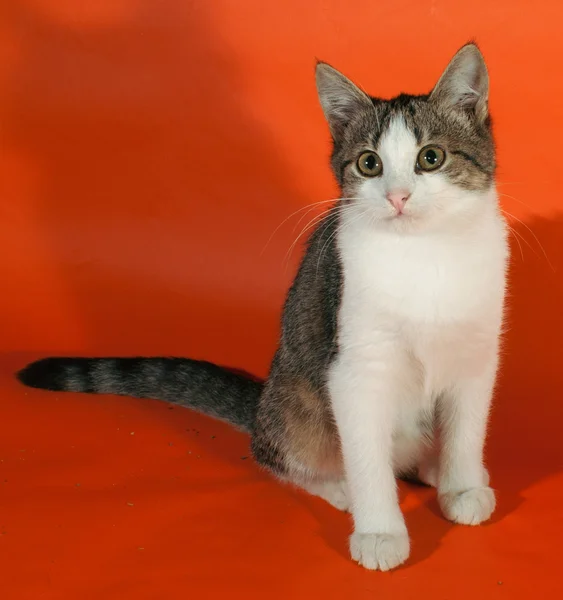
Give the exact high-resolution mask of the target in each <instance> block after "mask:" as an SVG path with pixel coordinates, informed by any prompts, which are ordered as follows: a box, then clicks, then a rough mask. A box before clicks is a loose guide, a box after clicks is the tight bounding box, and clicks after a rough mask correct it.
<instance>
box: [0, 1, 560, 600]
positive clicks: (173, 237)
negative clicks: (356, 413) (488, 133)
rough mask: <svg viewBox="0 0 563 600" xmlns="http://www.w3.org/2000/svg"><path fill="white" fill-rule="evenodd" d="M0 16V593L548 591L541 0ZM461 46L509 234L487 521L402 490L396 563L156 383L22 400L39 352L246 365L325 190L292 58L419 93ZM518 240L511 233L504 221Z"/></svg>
mask: <svg viewBox="0 0 563 600" xmlns="http://www.w3.org/2000/svg"><path fill="white" fill-rule="evenodd" d="M2 11H3V16H2V18H1V19H0V111H1V112H0V114H1V117H0V118H1V131H2V133H1V140H2V143H1V153H2V156H1V160H0V185H1V186H2V191H1V195H0V198H1V208H2V218H1V219H0V240H1V242H0V243H1V245H2V246H1V248H0V273H1V277H2V288H3V292H2V294H1V295H0V315H1V317H0V318H1V329H0V330H1V332H2V333H1V336H0V345H1V348H0V350H1V352H2V359H1V363H0V365H1V372H2V374H1V378H0V391H1V397H0V595H1V597H2V598H3V599H4V598H5V599H6V600H20V599H21V600H24V599H25V600H27V599H35V598H37V599H39V598H41V599H64V600H67V599H68V600H89V599H97V598H103V599H104V600H113V599H116V600H117V599H119V600H122V599H127V598H135V599H137V600H142V599H165V600H167V599H176V598H182V599H186V598H189V599H191V598H222V597H225V598H343V597H344V598H348V597H349V598H354V599H363V598H393V599H398V598H409V599H410V598H433V599H436V600H442V599H444V600H445V599H460V598H476V597H480V598H485V599H488V598H510V599H513V598H547V597H561V592H562V591H563V577H562V576H561V567H560V562H561V558H562V551H561V536H562V534H563V512H562V511H563V474H562V472H561V471H562V466H563V439H562V438H563V436H562V433H561V432H562V428H561V423H562V422H563V401H562V397H561V390H562V389H563V369H562V368H561V358H560V357H561V348H562V345H561V344H562V342H561V340H562V339H563V320H562V313H561V308H562V306H563V212H562V211H563V198H562V196H563V193H562V190H563V169H562V168H561V162H562V159H561V155H562V150H561V140H562V139H563V111H562V110H561V97H562V92H563V77H562V76H561V68H562V59H563V36H562V35H561V22H562V18H563V5H562V4H561V3H560V2H558V1H556V0H551V1H549V0H538V1H536V2H533V3H531V2H528V1H523V0H502V1H500V0H499V1H495V2H492V1H491V0H472V1H471V2H451V1H446V0H430V1H428V2H418V1H413V0H393V1H389V2H375V1H374V2H363V3H356V4H354V3H351V2H344V1H338V0H307V2H305V1H303V0H284V1H283V2H266V1H264V0H205V1H204V0H197V1H196V0H191V1H188V0H159V1H158V2H149V1H148V0H96V2H93V1H92V2H77V1H73V0H21V1H20V2H16V1H10V0H7V1H6V2H4V3H3V4H2ZM473 37H475V38H476V39H477V41H478V42H479V43H480V45H481V47H482V49H483V51H484V53H485V56H486V58H487V61H488V64H489V68H490V73H491V78H492V92H491V93H492V96H491V110H492V113H493V115H494V117H495V126H496V135H497V141H498V151H499V161H500V170H499V180H500V191H501V192H502V194H503V196H502V203H503V206H504V208H505V209H506V210H507V211H509V212H510V213H511V214H512V215H513V217H511V223H512V225H513V227H514V229H515V235H516V236H519V239H518V240H517V241H518V242H519V243H520V246H521V249H520V248H519V245H518V243H517V241H516V239H514V240H513V241H514V243H513V246H514V258H513V263H512V271H511V280H512V284H511V299H510V319H509V326H508V332H507V338H506V356H505V359H504V368H503V371H502V376H501V380H500V382H499V389H498V397H497V402H496V410H495V412H494V415H493V421H492V424H491V437H490V445H489V464H490V468H491V471H492V474H493V484H494V486H495V487H496V488H497V490H498V500H499V508H498V511H497V513H496V515H495V518H494V520H493V522H492V523H490V524H488V525H486V526H483V527H480V528H463V527H454V526H452V525H450V524H448V523H447V522H446V521H444V519H443V518H442V517H441V516H440V515H439V512H438V509H437V505H436V502H435V499H434V493H433V492H432V491H431V490H425V489H418V488H413V487H410V486H407V485H402V486H401V494H402V498H403V507H404V510H405V513H406V518H407V522H408V525H409V528H410V532H411V535H412V545H413V552H412V557H411V559H410V560H409V562H408V563H407V564H406V565H405V566H404V567H403V568H401V569H399V570H397V571H395V572H393V573H388V574H381V573H370V572H367V571H364V570H362V569H361V568H360V567H358V566H356V565H355V564H353V563H352V562H351V561H350V560H349V559H348V552H347V542H346V538H347V535H348V532H349V530H350V523H349V519H348V517H346V516H345V515H342V514H339V513H337V512H336V511H335V510H333V509H332V508H330V507H329V506H327V505H325V504H323V502H322V501H321V500H317V499H314V498H310V497H307V496H305V495H304V494H301V493H298V492H296V491H293V490H291V489H288V488H286V487H283V486H282V485H280V484H278V483H276V482H274V481H273V480H271V479H270V478H269V477H268V476H267V475H265V474H264V473H261V472H259V471H258V469H257V467H256V466H255V465H254V464H253V462H252V461H251V460H250V459H249V460H243V458H246V457H247V456H248V454H249V449H248V440H247V439H246V438H245V437H244V436H242V435H240V434H237V433H234V432H232V431H231V430H229V428H228V427H226V426H224V425H221V424H218V423H216V422H213V421H211V420H208V419H206V418H204V417H201V416H197V415H195V414H193V413H190V412H189V411H184V410H181V409H174V410H170V409H169V407H167V406H166V405H164V404H160V403H157V402H152V401H139V400H130V399H123V398H121V399H120V398H116V397H88V396H78V395H61V394H59V395H57V394H48V393H43V392H39V391H35V390H26V389H24V388H23V387H21V386H19V385H18V384H17V382H16V381H15V380H14V378H13V376H12V373H13V371H14V370H15V369H16V368H19V367H21V366H22V365H23V364H24V363H25V362H26V361H27V360H29V359H32V358H35V357H39V356H44V355H47V354H53V353H55V354H60V353H68V354H92V353H95V354H116V353H120V354H125V355H131V354H139V353H141V354H175V355H181V356H193V357H199V358H205V359H209V360H213V361H217V362H220V363H224V364H230V365H233V366H238V367H242V368H245V369H247V370H250V371H254V372H255V373H257V374H260V375H264V374H265V373H266V371H267V367H268V363H269V360H270V358H271V356H272V354H273V351H274V347H275V343H276V336H277V334H278V320H279V311H280V306H281V303H282V300H283V297H284V293H285V291H286V289H287V287H288V285H289V283H290V280H291V277H292V274H293V273H294V271H295V267H296V264H297V260H298V258H299V255H300V251H301V246H300V243H298V244H297V246H296V248H295V250H294V251H293V252H292V253H291V255H290V257H289V260H288V263H286V260H285V258H286V253H287V251H288V249H289V247H290V246H291V243H292V241H293V240H294V239H295V237H296V236H297V234H298V233H299V231H300V230H301V228H302V227H303V225H305V224H306V223H307V220H308V218H309V217H310V216H311V215H312V214H313V213H311V214H309V215H308V216H307V217H306V218H304V219H303V220H302V221H301V222H300V223H299V224H298V221H299V216H300V215H296V216H295V217H292V218H291V219H289V220H288V221H287V222H286V223H285V224H284V225H283V226H282V227H280V229H279V230H278V231H277V233H276V235H275V236H274V238H273V239H272V240H271V242H270V243H269V244H268V245H267V248H266V249H265V250H264V251H263V252H262V250H263V249H264V247H265V246H266V244H267V242H268V239H269V237H270V235H271V234H272V232H273V231H274V230H275V228H276V227H277V226H278V225H279V224H280V223H281V222H282V221H283V220H284V219H285V218H286V217H287V216H288V215H290V214H291V213H292V212H294V211H296V210H297V209H299V208H300V207H303V206H305V205H307V204H309V203H311V202H315V201H318V200H322V199H326V198H330V197H334V194H335V193H336V190H335V188H334V184H333V182H332V178H331V175H330V172H329V169H328V164H327V155H328V132H327V128H326V125H325V123H324V121H323V117H322V114H321V110H320V108H319V105H318V103H317V99H316V92H315V88H314V79H313V66H314V57H319V58H322V59H323V60H326V61H328V62H331V63H333V64H334V65H335V66H336V67H337V68H339V69H342V70H343V71H344V72H345V73H347V74H349V75H350V76H351V77H352V78H353V79H355V80H356V81H358V82H359V83H360V84H362V85H363V86H364V87H365V88H367V89H368V90H369V91H370V92H372V93H373V94H381V95H392V94H395V93H398V92H399V91H401V90H405V91H411V92H424V91H427V90H428V89H429V88H430V87H431V86H432V84H433V83H434V81H435V80H436V79H437V77H438V76H439V74H440V72H441V70H442V69H443V68H444V67H445V65H446V63H447V61H448V60H449V58H450V57H451V55H452V54H453V53H454V51H455V50H456V49H457V48H458V47H459V46H460V45H461V44H463V43H464V42H465V41H466V40H467V39H469V38H473ZM520 237H521V238H522V239H520Z"/></svg>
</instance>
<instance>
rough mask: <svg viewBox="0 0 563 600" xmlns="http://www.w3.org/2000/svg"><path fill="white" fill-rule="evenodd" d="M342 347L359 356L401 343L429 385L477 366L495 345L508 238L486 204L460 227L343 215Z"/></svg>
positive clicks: (434, 388) (430, 388)
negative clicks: (409, 229)
mask: <svg viewBox="0 0 563 600" xmlns="http://www.w3.org/2000/svg"><path fill="white" fill-rule="evenodd" d="M339 249H340V255H341V260H342V264H343V273H344V288H343V295H342V303H341V309H340V314H339V342H340V344H341V347H355V348H356V349H361V351H362V353H363V354H364V355H365V356H366V358H367V357H368V356H369V355H370V353H371V352H373V353H374V355H376V354H378V348H377V347H378V345H379V344H385V343H387V342H391V341H393V342H396V343H398V344H400V345H401V346H402V347H403V349H404V351H405V354H406V355H409V356H410V357H411V358H414V360H415V361H418V362H419V364H420V367H421V368H422V370H423V384H424V388H425V389H426V391H427V392H428V393H437V392H439V391H441V389H443V388H444V387H446V386H448V385H450V384H451V383H452V380H455V378H456V377H457V376H460V375H461V374H462V373H466V374H470V372H471V370H478V369H479V368H480V366H481V363H482V362H483V361H486V360H487V358H488V353H489V352H496V348H497V339H498V335H499V331H500V328H501V322H502V308H503V301H504V292H505V265H506V259H507V246H506V239H505V230H504V224H503V222H502V220H501V218H500V217H499V216H498V214H497V212H496V210H495V209H494V208H493V207H491V209H490V210H489V211H487V212H486V213H485V214H483V215H480V217H479V219H477V221H476V222H475V223H474V224H472V226H471V227H465V228H464V229H462V230H460V231H445V232H424V233H404V232H397V231H389V230H387V231H386V230H383V229H381V230H379V231H378V230H374V228H373V226H372V227H370V226H369V224H367V223H365V222H363V223H361V224H355V225H354V224H352V225H351V226H350V227H347V226H346V223H343V226H342V229H341V232H340V234H339Z"/></svg>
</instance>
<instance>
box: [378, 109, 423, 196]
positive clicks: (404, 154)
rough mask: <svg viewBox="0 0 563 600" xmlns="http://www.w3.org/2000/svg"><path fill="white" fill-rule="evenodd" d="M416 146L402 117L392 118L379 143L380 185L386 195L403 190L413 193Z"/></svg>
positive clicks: (414, 139)
mask: <svg viewBox="0 0 563 600" xmlns="http://www.w3.org/2000/svg"><path fill="white" fill-rule="evenodd" d="M417 152H418V145H417V142H416V138H415V137H414V134H413V133H412V131H410V130H409V129H408V128H407V126H406V124H405V121H404V119H403V118H402V117H400V116H399V117H394V118H393V120H392V121H391V123H390V124H389V128H388V129H387V131H386V132H385V133H384V134H383V135H382V136H381V139H380V142H379V156H380V158H381V160H382V161H383V175H382V179H383V181H382V183H383V187H384V190H385V192H386V194H389V193H393V192H395V191H397V190H404V191H406V192H408V193H409V194H412V192H413V191H414V185H415V177H416V174H415V171H414V168H415V165H416V155H417Z"/></svg>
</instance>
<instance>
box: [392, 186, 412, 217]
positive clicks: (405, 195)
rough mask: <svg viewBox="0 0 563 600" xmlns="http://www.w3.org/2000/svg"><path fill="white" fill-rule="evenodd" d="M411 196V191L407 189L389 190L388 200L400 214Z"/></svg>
mask: <svg viewBox="0 0 563 600" xmlns="http://www.w3.org/2000/svg"><path fill="white" fill-rule="evenodd" d="M410 197H411V195H410V193H409V192H407V191H406V190H395V191H394V192H389V193H388V194H387V200H388V201H389V203H390V204H391V206H392V207H393V208H394V209H395V210H396V211H397V213H398V214H401V213H402V212H403V210H404V208H405V204H406V203H407V200H408V199H409V198H410Z"/></svg>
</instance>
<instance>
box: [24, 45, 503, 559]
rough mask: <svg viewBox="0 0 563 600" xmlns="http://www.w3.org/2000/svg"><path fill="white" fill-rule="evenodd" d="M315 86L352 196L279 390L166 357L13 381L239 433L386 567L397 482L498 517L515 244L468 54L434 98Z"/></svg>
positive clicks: (311, 287) (332, 231)
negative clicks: (179, 409) (502, 378)
mask: <svg viewBox="0 0 563 600" xmlns="http://www.w3.org/2000/svg"><path fill="white" fill-rule="evenodd" d="M316 76H317V87H318V92H319V97H320V101H321V105H322V108H323V111H324V114H325V116H326V119H327V121H328V124H329V127H330V131H331V134H332V138H333V141H334V148H333V153H332V168H333V171H334V174H335V176H336V179H337V180H338V183H339V184H340V187H341V189H342V196H343V198H342V199H341V200H339V201H338V203H337V205H336V206H335V207H334V209H332V210H331V211H330V212H329V213H328V216H326V217H325V218H324V219H323V220H322V222H321V223H320V224H319V225H318V227H317V228H316V230H315V231H314V233H313V234H312V236H311V238H310V240H309V243H308V248H307V251H306V254H305V256H304V258H303V260H302V263H301V266H300V268H299V272H298V273H297V276H296V278H295V281H294V283H293V285H292V287H291V289H290V290H289V293H288V296H287V301H286V303H285V308H284V311H283V324H282V325H283V326H282V334H281V340H280V343H279V348H278V350H277V352H276V355H275V357H274V360H273V363H272V367H271V371H270V375H269V377H268V380H267V381H266V382H265V383H264V384H262V383H259V382H257V381H254V380H252V379H249V378H246V377H245V376H243V375H240V374H237V373H233V372H230V371H227V370H224V369H222V368H220V367H217V366H215V365H211V364H209V363H205V362H200V361H194V360H189V359H166V358H102V359H81V358H49V359H44V360H42V361H38V362H36V363H33V364H31V365H29V366H28V367H26V368H25V369H23V370H22V371H21V372H20V373H19V378H20V380H21V381H22V382H23V383H25V384H27V385H30V386H34V387H39V388H45V389H51V390H66V391H75V392H94V393H113V394H123V395H131V396H136V397H151V398H160V399H163V400H166V401H169V402H174V403H177V404H181V405H184V406H188V407H191V408H193V409H196V410H199V411H201V412H204V413H207V414H209V415H212V416H214V417H217V418H220V419H224V420H226V421H229V422H231V423H233V424H234V425H236V426H238V427H240V428H241V429H244V430H246V431H248V432H250V434H251V436H252V450H253V454H254V456H255V458H256V460H257V461H258V462H259V463H260V464H261V465H263V466H264V467H266V468H267V469H269V470H270V471H271V472H273V473H274V474H275V475H276V476H277V477H279V478H280V479H282V480H284V481H288V482H291V483H294V484H296V485H298V486H301V487H302V488H304V489H305V490H307V491H308V492H310V493H312V494H315V495H318V496H321V497H322V498H324V499H326V500H327V501H328V502H330V503H331V504H333V505H334V506H336V507H337V508H339V509H342V510H350V511H351V513H352V516H353V519H354V533H353V534H352V537H351V540H350V548H351V553H352V557H353V558H354V560H356V561H358V562H359V563H361V564H362V565H363V566H364V567H366V568H368V569H381V570H383V571H385V570H388V569H391V568H393V567H396V566H398V565H400V564H401V563H403V562H404V561H405V560H406V559H407V557H408V556H409V537H408V534H407V529H406V526H405V521H404V519H403V515H402V513H401V510H400V508H399V503H398V498H397V486H396V479H395V478H396V476H408V475H412V474H415V475H416V476H418V477H419V478H420V479H421V480H423V481H424V482H426V483H428V484H431V485H434V486H436V487H437V489H438V497H439V501H440V505H441V508H442V511H443V513H444V515H445V516H446V518H448V519H450V520H451V521H455V522H457V523H463V524H467V525H476V524H478V523H481V522H482V521H485V520H486V519H488V518H489V517H490V516H491V513H492V512H493V510H494V507H495V496H494V493H493V490H492V489H491V488H490V487H488V483H489V478H488V474H487V471H486V470H485V468H484V465H483V446H484V441H485V433H486V427H487V417H488V413H489V405H490V402H491V395H492V392H493V387H494V382H495V375H496V371H497V364H498V355H499V336H500V332H501V323H502V317H503V302H504V294H505V271H506V263H507V259H508V248H507V242H506V232H505V224H504V221H503V219H502V218H501V216H500V213H499V208H498V205H497V194H496V191H495V185H494V173H495V153H494V145H493V138H492V134H491V125H490V120H489V114H488V107H487V100H488V91H489V84H488V74H487V68H486V66H485V63H484V61H483V57H482V55H481V53H480V52H479V50H478V49H477V47H476V46H475V45H473V44H468V45H466V46H464V47H463V48H462V49H461V50H460V51H459V52H458V53H457V54H456V55H455V57H454V58H453V59H452V61H451V62H450V64H449V66H448V67H447V69H446V70H445V72H444V73H443V75H442V77H441V78H440V80H439V81H438V83H437V84H436V86H435V87H434V90H433V91H432V92H431V93H430V94H429V95H426V96H407V95H400V96H398V97H397V98H394V99H392V100H388V101H387V100H381V99H377V98H371V97H369V96H367V95H366V94H365V93H364V92H363V91H361V90H360V89H359V88H358V87H356V86H355V85H354V84H353V83H352V82H351V81H349V80H348V79H347V78H346V77H344V76H343V75H341V74H340V73H339V72H338V71H336V70H335V69H333V68H332V67H330V66H328V65H327V64H323V63H320V64H318V66H317V73H316Z"/></svg>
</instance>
